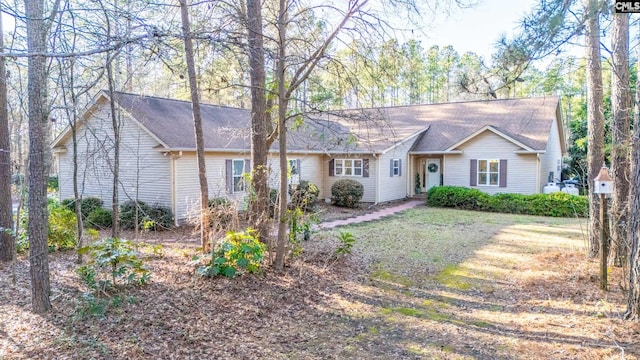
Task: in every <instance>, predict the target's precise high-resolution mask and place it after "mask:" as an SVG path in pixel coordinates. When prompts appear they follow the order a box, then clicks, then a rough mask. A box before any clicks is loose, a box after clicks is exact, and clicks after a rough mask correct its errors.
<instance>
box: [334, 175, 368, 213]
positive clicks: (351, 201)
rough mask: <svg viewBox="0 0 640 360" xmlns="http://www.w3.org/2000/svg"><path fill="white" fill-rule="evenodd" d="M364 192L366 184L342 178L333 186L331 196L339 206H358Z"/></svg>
mask: <svg viewBox="0 0 640 360" xmlns="http://www.w3.org/2000/svg"><path fill="white" fill-rule="evenodd" d="M363 194H364V186H362V184H361V183H359V182H358V181H356V180H352V179H340V180H338V181H336V182H335V183H334V184H333V185H332V186H331V198H332V199H333V203H334V204H335V205H337V206H342V207H348V208H355V207H358V204H359V203H360V200H362V195H363Z"/></svg>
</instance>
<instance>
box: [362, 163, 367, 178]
mask: <svg viewBox="0 0 640 360" xmlns="http://www.w3.org/2000/svg"><path fill="white" fill-rule="evenodd" d="M362 177H369V159H362Z"/></svg>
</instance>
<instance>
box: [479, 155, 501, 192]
mask: <svg viewBox="0 0 640 360" xmlns="http://www.w3.org/2000/svg"><path fill="white" fill-rule="evenodd" d="M481 161H486V162H487V167H486V169H481V168H480V162H481ZM492 161H493V162H496V163H498V171H490V169H491V162H492ZM477 169H478V171H477V174H476V182H477V186H495V187H499V186H500V159H478V162H477ZM480 174H487V183H484V184H483V183H481V182H480ZM491 174H496V175H498V181H496V183H495V184H491Z"/></svg>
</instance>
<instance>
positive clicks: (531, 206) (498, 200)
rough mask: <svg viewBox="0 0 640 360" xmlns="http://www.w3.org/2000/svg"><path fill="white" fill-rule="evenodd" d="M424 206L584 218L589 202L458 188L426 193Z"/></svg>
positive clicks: (563, 195) (555, 195) (562, 196)
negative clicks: (425, 204) (489, 192)
mask: <svg viewBox="0 0 640 360" xmlns="http://www.w3.org/2000/svg"><path fill="white" fill-rule="evenodd" d="M427 204H428V205H429V206H435V207H450V208H455V209H463V210H478V211H489V212H499V213H510V214H527V215H541V216H554V217H573V216H580V217H586V216H588V214H589V200H588V199H587V198H586V197H585V196H575V195H569V194H566V193H563V192H556V193H552V194H533V195H522V194H495V195H489V194H487V193H484V192H482V191H480V190H477V189H470V188H466V187H461V186H436V187H432V188H431V189H429V191H428V192H427Z"/></svg>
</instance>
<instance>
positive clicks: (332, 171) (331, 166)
mask: <svg viewBox="0 0 640 360" xmlns="http://www.w3.org/2000/svg"><path fill="white" fill-rule="evenodd" d="M334 164H335V160H333V159H331V160H329V176H334V175H335V173H334V171H335V169H334V168H333V165H334Z"/></svg>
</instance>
